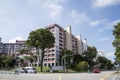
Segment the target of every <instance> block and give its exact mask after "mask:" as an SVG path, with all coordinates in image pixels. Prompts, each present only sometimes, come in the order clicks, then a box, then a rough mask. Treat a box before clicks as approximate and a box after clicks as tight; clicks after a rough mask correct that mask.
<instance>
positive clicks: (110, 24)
mask: <svg viewBox="0 0 120 80" xmlns="http://www.w3.org/2000/svg"><path fill="white" fill-rule="evenodd" d="M118 22H120V19H116V20H114V21H112V22H109V23H106V25H105V28H106V29H113V26H115V25H117V23H118Z"/></svg>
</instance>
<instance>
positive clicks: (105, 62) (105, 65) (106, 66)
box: [98, 56, 114, 69]
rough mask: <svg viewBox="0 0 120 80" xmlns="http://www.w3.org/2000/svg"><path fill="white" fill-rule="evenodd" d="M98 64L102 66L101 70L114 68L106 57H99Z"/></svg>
mask: <svg viewBox="0 0 120 80" xmlns="http://www.w3.org/2000/svg"><path fill="white" fill-rule="evenodd" d="M98 62H99V64H100V68H101V69H112V68H113V66H114V65H113V63H112V62H111V61H110V60H108V59H107V58H106V57H102V56H101V57H98Z"/></svg>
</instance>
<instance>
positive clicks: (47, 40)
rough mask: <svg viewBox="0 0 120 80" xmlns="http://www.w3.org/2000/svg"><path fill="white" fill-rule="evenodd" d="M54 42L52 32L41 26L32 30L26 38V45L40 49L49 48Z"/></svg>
mask: <svg viewBox="0 0 120 80" xmlns="http://www.w3.org/2000/svg"><path fill="white" fill-rule="evenodd" d="M54 42H55V38H54V36H53V34H52V33H51V32H50V31H49V30H47V29H42V28H40V29H37V30H35V31H32V32H31V33H30V34H29V37H28V40H27V43H28V45H30V46H33V47H36V48H41V49H45V48H51V47H52V46H53V43H54Z"/></svg>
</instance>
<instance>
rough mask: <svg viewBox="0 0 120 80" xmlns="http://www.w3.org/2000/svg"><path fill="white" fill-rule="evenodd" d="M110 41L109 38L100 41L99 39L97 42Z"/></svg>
mask: <svg viewBox="0 0 120 80" xmlns="http://www.w3.org/2000/svg"><path fill="white" fill-rule="evenodd" d="M109 40H110V39H109V38H102V39H99V40H98V41H99V42H104V41H109Z"/></svg>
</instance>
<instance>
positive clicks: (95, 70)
mask: <svg viewBox="0 0 120 80" xmlns="http://www.w3.org/2000/svg"><path fill="white" fill-rule="evenodd" d="M92 72H93V73H100V70H99V69H98V68H95V69H93V71H92Z"/></svg>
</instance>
